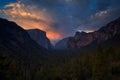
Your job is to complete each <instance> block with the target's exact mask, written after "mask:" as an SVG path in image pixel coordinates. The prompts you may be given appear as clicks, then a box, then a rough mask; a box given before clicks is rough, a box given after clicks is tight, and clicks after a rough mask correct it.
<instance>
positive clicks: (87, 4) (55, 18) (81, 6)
mask: <svg viewBox="0 0 120 80" xmlns="http://www.w3.org/2000/svg"><path fill="white" fill-rule="evenodd" d="M119 4H120V0H0V17H2V18H6V19H8V20H11V21H14V22H16V23H17V24H18V25H20V26H21V27H23V28H24V29H34V28H38V29H41V30H43V31H45V32H46V34H47V37H48V38H49V39H50V40H51V42H52V43H53V44H55V43H56V42H57V41H58V40H61V39H63V38H65V37H68V36H73V35H74V34H75V32H77V31H86V32H91V31H94V30H97V29H99V28H100V27H102V26H104V25H105V24H107V23H108V22H110V21H112V20H114V19H116V18H118V17H120V5H119Z"/></svg>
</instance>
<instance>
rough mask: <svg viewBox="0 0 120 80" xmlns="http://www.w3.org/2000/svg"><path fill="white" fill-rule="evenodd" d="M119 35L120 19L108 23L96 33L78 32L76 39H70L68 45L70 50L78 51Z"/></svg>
mask: <svg viewBox="0 0 120 80" xmlns="http://www.w3.org/2000/svg"><path fill="white" fill-rule="evenodd" d="M117 34H120V18H118V19H116V20H114V21H112V22H110V23H108V24H107V25H106V26H104V27H102V28H100V29H99V30H98V31H95V32H91V33H85V32H76V34H75V36H74V37H71V38H69V40H68V42H67V44H68V48H70V49H76V48H80V47H84V46H87V45H90V44H91V43H93V42H97V43H100V42H104V41H106V40H108V39H111V38H113V37H114V36H115V35H117Z"/></svg>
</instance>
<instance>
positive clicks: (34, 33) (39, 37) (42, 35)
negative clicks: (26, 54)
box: [27, 29, 52, 49]
mask: <svg viewBox="0 0 120 80" xmlns="http://www.w3.org/2000/svg"><path fill="white" fill-rule="evenodd" d="M27 32H28V33H29V35H30V37H31V38H32V39H33V40H35V41H36V42H37V43H38V44H39V45H41V46H42V47H44V48H46V49H52V44H51V42H50V40H49V39H48V38H47V37H46V32H44V31H42V30H39V29H30V30H27Z"/></svg>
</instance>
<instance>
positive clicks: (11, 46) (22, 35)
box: [0, 19, 47, 61]
mask: <svg viewBox="0 0 120 80" xmlns="http://www.w3.org/2000/svg"><path fill="white" fill-rule="evenodd" d="M0 49H2V50H5V51H6V53H9V54H11V56H17V57H19V58H20V59H21V58H24V59H25V60H26V59H27V61H28V60H31V58H32V59H33V60H32V61H34V59H35V61H36V60H39V59H37V58H36V57H37V56H39V58H40V57H42V58H44V57H43V56H44V55H45V54H46V53H47V50H46V49H45V48H42V47H41V46H39V45H38V44H37V43H36V42H35V41H34V40H32V39H31V38H30V36H29V35H28V33H27V32H26V31H25V30H24V29H22V28H21V27H20V26H18V25H17V24H16V23H14V22H11V21H8V20H5V19H0Z"/></svg>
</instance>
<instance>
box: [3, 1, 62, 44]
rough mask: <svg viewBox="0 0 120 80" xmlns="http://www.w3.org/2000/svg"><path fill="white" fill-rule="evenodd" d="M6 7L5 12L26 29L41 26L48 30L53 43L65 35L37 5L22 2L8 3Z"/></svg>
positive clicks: (40, 27)
mask: <svg viewBox="0 0 120 80" xmlns="http://www.w3.org/2000/svg"><path fill="white" fill-rule="evenodd" d="M5 9H6V10H1V11H2V12H3V14H4V15H6V16H7V18H9V19H10V20H12V21H15V22H16V23H17V24H19V25H20V26H22V27H23V28H24V29H32V28H39V29H41V30H44V31H46V32H47V36H48V38H50V39H51V41H52V43H54V42H55V41H56V40H59V39H60V38H61V37H62V35H63V33H60V32H59V31H57V30H56V29H54V28H53V27H52V25H53V24H55V21H54V20H53V19H52V17H51V16H50V15H49V14H47V13H46V11H45V10H44V9H43V10H38V9H37V8H36V7H35V6H25V5H24V4H23V3H21V2H16V3H10V4H7V5H5Z"/></svg>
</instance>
